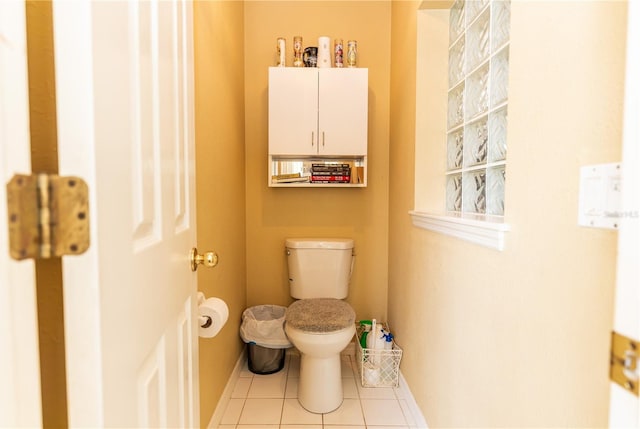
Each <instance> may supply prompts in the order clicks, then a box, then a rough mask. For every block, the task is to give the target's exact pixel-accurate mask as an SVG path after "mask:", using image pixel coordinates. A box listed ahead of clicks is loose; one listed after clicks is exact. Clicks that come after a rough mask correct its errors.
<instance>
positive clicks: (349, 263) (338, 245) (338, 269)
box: [285, 238, 354, 299]
mask: <svg viewBox="0 0 640 429" xmlns="http://www.w3.org/2000/svg"><path fill="white" fill-rule="evenodd" d="M285 248H286V253H287V265H288V268H289V289H290V292H291V296H292V297H293V298H295V299H308V298H337V299H344V298H346V297H347V295H348V293H349V281H350V280H351V271H352V270H353V261H354V256H353V240H352V239H350V238H326V239H321V238H288V239H286V240H285Z"/></svg>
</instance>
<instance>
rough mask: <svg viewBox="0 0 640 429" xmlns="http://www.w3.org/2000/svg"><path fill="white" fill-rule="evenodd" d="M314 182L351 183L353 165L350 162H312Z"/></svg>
mask: <svg viewBox="0 0 640 429" xmlns="http://www.w3.org/2000/svg"><path fill="white" fill-rule="evenodd" d="M311 182H312V183H349V182H351V166H350V165H349V164H311Z"/></svg>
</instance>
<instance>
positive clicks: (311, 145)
mask: <svg viewBox="0 0 640 429" xmlns="http://www.w3.org/2000/svg"><path fill="white" fill-rule="evenodd" d="M311 146H312V147H313V131H311Z"/></svg>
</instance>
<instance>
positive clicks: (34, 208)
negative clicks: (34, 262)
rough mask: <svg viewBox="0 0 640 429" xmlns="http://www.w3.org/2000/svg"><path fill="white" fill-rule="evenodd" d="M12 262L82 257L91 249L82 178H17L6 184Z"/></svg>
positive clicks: (86, 197)
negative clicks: (73, 256)
mask: <svg viewBox="0 0 640 429" xmlns="http://www.w3.org/2000/svg"><path fill="white" fill-rule="evenodd" d="M7 207H8V211H9V213H8V220H9V251H10V254H11V257H12V258H13V259H17V260H22V259H29V258H33V259H38V258H52V257H57V256H63V255H79V254H81V253H84V252H85V251H86V250H87V249H88V248H89V190H88V187H87V184H86V183H85V181H84V180H82V179H80V178H79V177H60V176H56V175H50V174H32V175H23V174H16V175H15V176H13V177H12V178H11V180H10V181H9V183H7Z"/></svg>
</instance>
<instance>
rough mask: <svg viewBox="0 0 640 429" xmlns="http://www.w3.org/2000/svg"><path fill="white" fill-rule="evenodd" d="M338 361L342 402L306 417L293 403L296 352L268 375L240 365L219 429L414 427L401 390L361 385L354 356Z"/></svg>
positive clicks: (296, 362)
mask: <svg viewBox="0 0 640 429" xmlns="http://www.w3.org/2000/svg"><path fill="white" fill-rule="evenodd" d="M341 358H342V386H343V391H344V402H343V403H342V405H341V406H340V408H338V409H337V410H335V411H333V412H331V413H327V414H313V413H310V412H308V411H307V410H305V409H304V408H302V406H301V405H300V403H299V402H298V399H297V396H298V380H299V377H300V356H299V355H298V354H296V352H293V353H288V354H287V355H286V357H285V359H286V360H285V367H284V369H283V370H282V371H280V372H277V373H275V374H270V375H256V374H253V373H252V372H250V371H249V369H248V368H247V364H246V362H245V364H244V368H243V370H242V371H241V373H240V377H239V378H238V380H237V382H236V384H235V388H234V390H233V393H232V394H231V400H230V401H229V405H228V406H227V409H226V410H225V412H224V415H223V417H222V421H221V422H220V426H219V428H221V429H230V428H236V429H254V428H271V429H276V428H283V429H296V428H298V429H320V428H328V429H339V428H343V429H364V428H374V429H383V428H394V429H400V428H411V427H414V426H415V423H414V422H413V419H412V417H411V412H410V411H409V408H408V406H407V402H406V400H405V399H404V398H403V397H402V392H401V391H400V389H394V388H382V387H378V388H365V387H361V386H360V378H359V373H358V369H357V367H356V361H355V356H354V355H346V354H343V355H342V356H341Z"/></svg>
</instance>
